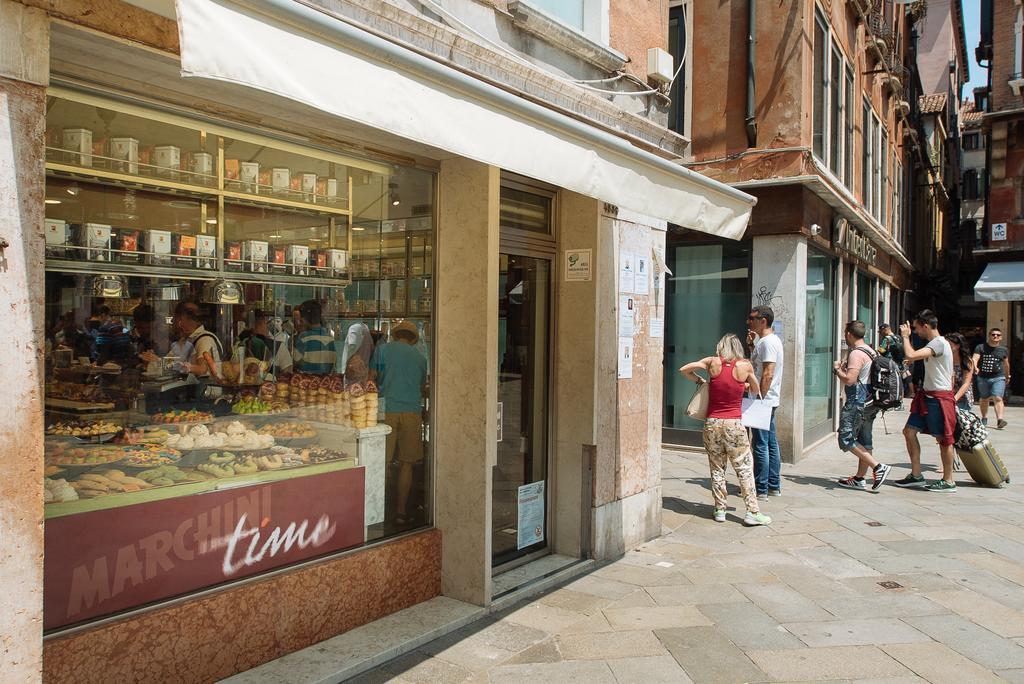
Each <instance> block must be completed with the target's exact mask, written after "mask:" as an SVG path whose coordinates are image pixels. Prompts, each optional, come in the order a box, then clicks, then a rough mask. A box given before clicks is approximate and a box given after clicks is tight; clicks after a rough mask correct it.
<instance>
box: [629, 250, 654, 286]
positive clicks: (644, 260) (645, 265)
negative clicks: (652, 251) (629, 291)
mask: <svg viewBox="0 0 1024 684" xmlns="http://www.w3.org/2000/svg"><path fill="white" fill-rule="evenodd" d="M633 266H634V268H636V272H635V273H634V274H633V291H634V292H636V293H637V294H641V295H645V294H647V293H649V292H650V291H651V286H650V279H651V259H650V257H645V256H640V255H637V257H636V259H635V261H634V263H633Z"/></svg>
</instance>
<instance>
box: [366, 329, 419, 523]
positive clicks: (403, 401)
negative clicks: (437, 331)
mask: <svg viewBox="0 0 1024 684" xmlns="http://www.w3.org/2000/svg"><path fill="white" fill-rule="evenodd" d="M419 337H420V336H419V331H418V330H417V329H416V325H415V324H413V323H411V322H409V321H402V322H401V323H399V324H397V325H396V326H394V327H393V328H392V329H391V342H388V343H387V344H384V345H381V346H380V347H377V349H376V351H374V354H373V362H372V373H371V375H372V377H373V378H374V379H375V380H376V381H377V384H378V385H379V386H380V394H381V398H382V400H383V402H384V422H385V423H386V424H387V425H388V426H389V427H390V428H391V432H390V433H388V437H387V461H386V462H387V463H388V464H390V463H392V462H393V461H395V460H396V458H397V461H398V500H397V502H396V506H395V523H396V524H398V525H400V526H404V525H406V524H409V523H413V522H416V521H415V520H413V518H412V516H410V515H409V511H408V505H409V493H410V492H411V491H412V477H413V467H414V466H416V465H417V464H419V463H422V462H423V395H424V393H425V388H426V385H427V379H428V377H427V359H426V357H424V356H423V354H422V353H420V350H419V349H417V348H416V343H417V342H419Z"/></svg>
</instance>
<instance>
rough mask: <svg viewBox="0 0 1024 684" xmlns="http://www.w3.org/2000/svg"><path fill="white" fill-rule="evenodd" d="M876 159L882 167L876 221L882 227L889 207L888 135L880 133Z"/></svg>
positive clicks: (883, 132)
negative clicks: (880, 137)
mask: <svg viewBox="0 0 1024 684" xmlns="http://www.w3.org/2000/svg"><path fill="white" fill-rule="evenodd" d="M878 159H879V161H880V163H881V167H882V176H881V178H880V179H879V181H878V186H879V188H880V189H881V192H880V193H879V204H880V206H879V208H878V220H879V221H881V222H882V224H883V225H884V224H885V223H886V222H887V219H888V213H889V207H888V200H889V192H890V191H889V134H888V133H886V132H885V131H882V141H881V143H880V145H879V149H878Z"/></svg>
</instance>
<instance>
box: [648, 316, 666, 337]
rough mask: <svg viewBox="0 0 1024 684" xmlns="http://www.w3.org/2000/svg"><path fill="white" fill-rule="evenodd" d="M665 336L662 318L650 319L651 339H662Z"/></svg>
mask: <svg viewBox="0 0 1024 684" xmlns="http://www.w3.org/2000/svg"><path fill="white" fill-rule="evenodd" d="M664 336H665V319H664V318H652V319H651V337H664Z"/></svg>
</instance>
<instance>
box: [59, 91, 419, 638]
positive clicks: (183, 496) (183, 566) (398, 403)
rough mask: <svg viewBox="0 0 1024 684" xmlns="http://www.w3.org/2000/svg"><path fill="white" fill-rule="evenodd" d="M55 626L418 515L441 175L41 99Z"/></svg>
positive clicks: (313, 551) (153, 114)
mask: <svg viewBox="0 0 1024 684" xmlns="http://www.w3.org/2000/svg"><path fill="white" fill-rule="evenodd" d="M46 139H47V159H46V175H47V178H46V279H45V283H46V285H45V323H46V340H45V348H46V351H47V355H46V385H45V390H46V392H45V414H46V415H45V422H46V436H45V458H46V470H45V477H46V481H45V491H46V502H47V503H46V507H45V516H46V527H45V531H46V536H47V555H46V567H45V582H44V603H45V606H44V628H45V629H46V630H47V631H53V630H57V629H61V628H63V627H66V626H69V625H75V624H80V623H83V622H87V621H89V620H91V619H94V618H99V617H104V616H107V615H111V614H114V613H117V612H120V611H123V610H128V609H133V608H136V607H139V606H142V605H145V604H151V603H155V602H159V601H161V600H164V599H169V598H172V597H175V596H180V595H183V594H186V593H189V592H191V591H195V590H200V589H206V588H208V587H210V586H214V585H219V584H223V583H225V582H230V581H233V580H236V579H241V578H244V577H248V576H251V575H254V574H259V573H261V572H264V571H268V570H272V569H276V568H279V567H281V566H283V565H287V564H290V563H294V562H298V561H302V560H306V559H309V558H314V557H318V556H323V555H327V554H330V553H335V552H338V551H341V550H344V549H348V548H352V547H355V546H359V545H361V544H364V543H367V542H373V541H375V540H378V539H382V538H385V537H388V536H391V535H394V534H398V533H402V532H406V531H408V530H410V529H414V528H416V527H420V526H425V525H428V524H429V523H430V521H431V517H430V503H431V502H430V499H429V496H428V492H429V487H428V482H429V479H430V470H431V469H430V467H429V463H430V460H431V443H432V441H433V440H432V435H431V431H430V420H429V411H430V396H431V395H430V390H429V388H430V381H429V380H430V372H431V362H430V359H431V346H432V339H433V330H432V312H433V300H432V291H433V285H432V277H433V249H432V247H433V239H434V220H433V204H434V202H433V198H434V195H435V193H434V182H435V179H434V176H433V174H430V173H428V172H424V171H420V170H416V169H411V168H405V167H395V166H394V165H391V164H381V163H377V162H374V161H371V160H362V159H355V158H349V157H344V156H341V155H338V154H333V153H331V152H329V151H320V150H315V149H307V148H301V147H297V146H295V145H291V144H288V143H286V142H281V141H278V140H276V139H274V138H271V137H254V136H253V135H251V134H243V133H241V132H236V131H234V130H232V129H230V128H219V127H215V126H210V125H208V124H207V123H205V122H198V121H196V122H193V121H191V120H189V119H187V118H183V117H178V116H177V115H174V116H172V115H170V114H166V113H163V112H159V111H149V110H147V109H143V108H137V107H134V106H131V105H125V104H124V103H113V102H109V103H108V102H107V101H105V100H102V99H100V98H96V97H92V96H86V95H80V94H71V93H64V92H63V91H60V95H56V96H53V97H51V98H50V101H49V105H48V114H47V132H46Z"/></svg>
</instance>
